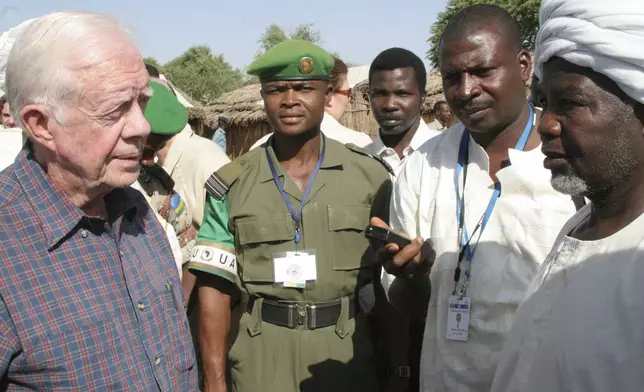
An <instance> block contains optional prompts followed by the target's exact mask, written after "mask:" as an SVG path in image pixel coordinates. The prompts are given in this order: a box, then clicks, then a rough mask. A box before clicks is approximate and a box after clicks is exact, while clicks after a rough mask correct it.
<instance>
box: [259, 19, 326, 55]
mask: <svg viewBox="0 0 644 392" xmlns="http://www.w3.org/2000/svg"><path fill="white" fill-rule="evenodd" d="M287 39H301V40H304V41H310V42H313V43H315V44H318V45H319V44H321V43H322V34H321V33H320V31H319V30H315V29H314V28H313V23H309V24H301V25H299V26H297V27H296V28H295V30H293V32H291V33H290V34H286V32H285V31H284V28H283V27H282V26H280V25H278V24H275V23H273V24H271V25H269V26H268V27H266V31H264V34H262V36H261V37H260V38H259V41H257V42H258V43H259V50H258V51H257V54H256V55H255V57H256V58H257V57H259V56H261V55H263V54H264V53H266V52H267V51H269V50H270V49H271V48H273V46H275V45H277V44H279V43H280V42H282V41H286V40H287Z"/></svg>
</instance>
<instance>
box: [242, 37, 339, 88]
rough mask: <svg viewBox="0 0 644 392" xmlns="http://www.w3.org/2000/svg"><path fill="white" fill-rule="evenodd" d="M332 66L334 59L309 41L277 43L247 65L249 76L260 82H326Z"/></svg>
mask: <svg viewBox="0 0 644 392" xmlns="http://www.w3.org/2000/svg"><path fill="white" fill-rule="evenodd" d="M334 65H335V61H334V60H333V57H331V55H330V54H329V53H327V52H326V51H325V50H324V49H322V48H320V47H319V46H317V45H315V44H314V43H311V42H309V41H302V40H297V39H292V40H288V41H283V42H280V43H279V44H277V45H275V46H274V47H273V48H272V49H271V50H269V51H268V52H266V54H264V55H263V56H261V57H260V58H258V59H257V60H255V61H253V63H252V64H251V65H249V66H248V71H247V72H248V73H249V74H251V75H255V76H258V77H259V79H260V81H262V82H268V81H272V80H328V79H329V75H330V73H331V69H333V66H334Z"/></svg>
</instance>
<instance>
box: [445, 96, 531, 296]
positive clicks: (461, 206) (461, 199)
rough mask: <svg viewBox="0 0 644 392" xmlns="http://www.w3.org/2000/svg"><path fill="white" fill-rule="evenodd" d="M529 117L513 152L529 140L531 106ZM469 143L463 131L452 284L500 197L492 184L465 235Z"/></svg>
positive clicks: (458, 171) (469, 256)
mask: <svg viewBox="0 0 644 392" xmlns="http://www.w3.org/2000/svg"><path fill="white" fill-rule="evenodd" d="M528 108H529V115H528V123H527V124H526V126H525V128H524V129H523V133H522V134H521V137H520V138H519V140H518V141H517V144H516V146H515V147H514V149H515V150H524V149H525V146H526V145H527V144H528V139H530V134H531V133H532V127H533V126H534V122H535V114H534V107H533V106H532V104H529V106H528ZM469 141H470V132H469V131H468V130H467V129H465V130H464V131H463V136H462V137H461V144H460V146H459V151H458V162H457V164H456V200H457V203H456V219H457V221H458V244H459V255H458V264H457V265H456V270H455V271H454V282H455V284H458V281H459V280H460V278H461V262H462V260H463V259H466V260H467V261H468V262H470V263H471V262H472V260H473V259H474V253H475V251H476V246H477V245H478V242H479V240H480V239H481V236H482V235H483V230H485V227H486V226H487V223H488V221H489V220H490V217H492V212H493V211H494V206H495V205H496V202H497V200H498V199H499V197H500V196H501V184H500V183H498V182H497V183H495V184H494V193H492V197H491V198H490V201H489V202H488V205H487V208H486V209H485V213H483V215H482V216H481V219H480V220H479V222H478V223H477V225H476V227H475V228H474V231H473V232H472V236H469V235H468V233H467V228H466V227H465V183H466V181H467V166H468V163H469ZM461 173H462V174H463V190H462V191H461V187H460V185H461V181H460V180H461ZM477 232H478V233H479V235H478V238H477V240H476V244H474V247H472V246H470V242H471V240H472V238H473V237H474V235H475V234H476V233H477ZM466 276H467V277H468V278H469V276H470V271H469V269H468V270H467V271H466ZM454 293H456V287H454Z"/></svg>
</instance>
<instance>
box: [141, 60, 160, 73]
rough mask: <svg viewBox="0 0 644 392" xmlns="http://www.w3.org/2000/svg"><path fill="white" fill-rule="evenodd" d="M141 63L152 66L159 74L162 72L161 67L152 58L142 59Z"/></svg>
mask: <svg viewBox="0 0 644 392" xmlns="http://www.w3.org/2000/svg"><path fill="white" fill-rule="evenodd" d="M143 62H144V63H146V64H150V65H154V66H155V67H156V68H157V69H158V70H159V72H163V71H162V70H161V69H162V68H163V66H162V65H161V64H160V63H159V62H158V61H157V59H155V58H154V57H145V58H143Z"/></svg>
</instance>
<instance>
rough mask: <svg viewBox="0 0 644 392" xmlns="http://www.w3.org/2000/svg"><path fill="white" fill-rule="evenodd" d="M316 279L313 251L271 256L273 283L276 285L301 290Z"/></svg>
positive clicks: (281, 253) (282, 253)
mask: <svg viewBox="0 0 644 392" xmlns="http://www.w3.org/2000/svg"><path fill="white" fill-rule="evenodd" d="M317 278H318V273H317V265H316V259H315V250H299V251H293V252H279V253H274V254H273V282H275V284H276V285H279V286H281V287H289V288H297V289H303V288H306V286H307V285H308V284H313V283H314V282H315V281H316V280H317Z"/></svg>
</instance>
